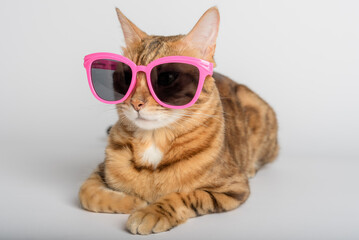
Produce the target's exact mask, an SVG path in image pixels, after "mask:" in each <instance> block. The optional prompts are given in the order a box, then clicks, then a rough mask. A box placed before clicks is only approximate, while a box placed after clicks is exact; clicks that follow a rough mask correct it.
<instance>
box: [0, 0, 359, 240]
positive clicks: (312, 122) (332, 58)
mask: <svg viewBox="0 0 359 240" xmlns="http://www.w3.org/2000/svg"><path fill="white" fill-rule="evenodd" d="M139 5H141V7H140V6H139ZM212 5H218V7H219V9H220V12H221V25H220V33H219V38H218V42H217V51H216V61H217V64H218V68H217V70H218V71H219V72H221V73H224V74H226V75H228V76H230V77H232V78H233V79H235V80H237V81H238V82H242V83H245V84H247V85H249V86H250V87H251V88H252V89H253V90H255V91H256V92H258V93H260V95H261V96H262V97H264V98H265V99H266V100H267V101H268V102H269V103H270V104H271V105H272V106H273V107H274V108H275V110H276V112H277V113H278V118H279V123H280V142H281V146H282V150H281V156H280V158H279V160H278V161H277V162H275V163H274V164H272V165H270V166H268V168H266V169H265V170H263V171H262V172H260V173H259V175H258V176H257V177H255V178H254V179H253V180H251V189H252V195H251V197H250V198H249V200H248V201H247V203H245V205H243V206H242V207H240V208H239V209H238V210H235V211H232V212H229V213H225V214H216V215H210V216H204V217H200V218H197V219H191V220H190V221H189V222H188V223H187V224H184V225H182V226H180V227H178V228H175V229H173V230H171V231H170V232H168V233H163V234H159V235H154V236H151V237H149V238H150V239H151V238H154V239H185V238H190V237H191V238H192V237H196V238H200V239H202V238H206V239H218V238H226V239H234V238H235V237H236V238H238V239H264V238H266V239H358V238H359V228H358V222H359V219H358V215H359V207H358V202H359V201H358V200H359V196H358V194H359V193H358V190H357V188H358V187H357V184H358V182H359V177H358V173H357V172H358V167H359V162H358V159H359V152H358V141H357V138H358V137H357V136H358V134H359V127H358V122H359V111H358V110H357V106H356V105H357V104H358V102H359V95H358V94H357V91H358V87H359V71H358V66H359V44H358V42H359V26H358V25H359V24H358V23H359V15H358V14H357V9H359V3H358V2H357V1H324V0H323V1H279V0H278V1H221V2H220V3H217V2H216V1H181V3H179V2H177V4H174V2H173V1H155V0H152V1H141V2H140V3H139V2H137V1H126V2H125V1H58V2H54V1H22V2H21V1H20V2H19V1H10V0H9V1H2V3H1V7H0V31H1V38H0V43H1V44H0V53H1V57H0V81H1V87H0V109H1V118H0V123H1V124H0V133H1V134H0V161H1V167H0V192H1V194H0V239H10V238H15V239H16V238H17V239H24V238H26V239H66V238H67V239H127V238H129V239H131V238H137V237H134V236H131V235H130V234H128V233H127V232H126V231H125V230H124V224H125V221H126V219H127V216H125V215H109V214H93V213H89V212H86V211H83V210H81V209H80V208H79V205H78V202H77V191H78V188H79V186H80V184H81V183H82V181H83V180H84V179H85V178H86V177H87V176H88V175H89V173H90V172H91V171H92V169H94V168H95V166H96V164H97V163H99V162H100V161H101V160H102V159H103V152H104V147H105V134H104V133H105V130H106V128H107V127H108V126H109V125H110V124H111V123H113V122H114V121H115V120H116V114H115V111H114V107H113V106H108V105H104V104H102V103H100V102H98V101H96V100H95V98H94V97H93V96H92V95H91V92H90V90H89V88H88V85H87V80H86V76H85V70H84V68H83V66H82V63H83V56H84V55H85V54H88V53H92V52H98V51H108V52H115V53H116V52H117V53H119V52H120V49H121V48H120V46H121V44H122V43H123V40H122V35H121V31H120V26H119V23H118V21H117V19H116V14H115V10H114V7H115V6H117V7H119V8H120V9H121V10H122V11H123V12H124V13H125V14H126V15H127V16H128V17H129V18H130V19H131V20H132V21H133V22H134V23H135V24H137V25H138V26H139V27H140V28H142V29H143V30H145V31H146V32H148V33H151V34H165V35H170V34H177V33H186V32H188V31H189V30H190V29H191V28H192V26H193V25H194V24H195V22H196V21H197V20H198V19H199V17H200V16H201V14H202V13H204V11H205V10H206V9H207V8H209V7H211V6H212ZM146 239H147V238H146Z"/></svg>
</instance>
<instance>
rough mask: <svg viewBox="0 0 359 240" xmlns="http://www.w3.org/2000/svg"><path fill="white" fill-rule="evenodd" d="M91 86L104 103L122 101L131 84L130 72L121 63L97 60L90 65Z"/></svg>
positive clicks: (129, 69)
mask: <svg viewBox="0 0 359 240" xmlns="http://www.w3.org/2000/svg"><path fill="white" fill-rule="evenodd" d="M91 79H92V85H93V87H94V89H95V91H96V93H97V95H98V96H99V97H100V98H102V99H104V100H106V101H117V100H120V99H122V98H123V97H124V96H125V95H126V93H127V91H128V89H129V87H130V84H131V79H132V70H131V68H130V67H129V66H128V65H127V64H125V63H122V62H118V61H115V60H109V59H99V60H96V61H94V62H93V63H92V65H91Z"/></svg>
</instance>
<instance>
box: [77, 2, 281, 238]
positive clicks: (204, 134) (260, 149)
mask: <svg viewBox="0 0 359 240" xmlns="http://www.w3.org/2000/svg"><path fill="white" fill-rule="evenodd" d="M116 11H117V15H118V18H119V21H120V23H121V27H122V30H123V33H124V38H125V43H126V47H124V48H123V55H124V56H125V57H127V58H129V59H131V60H132V61H133V62H135V63H136V64H138V65H147V64H148V63H149V62H151V61H153V60H154V59H157V58H160V57H164V56H190V57H196V58H200V59H204V60H206V61H209V62H212V63H213V64H215V62H214V59H213V56H214V51H215V46H216V38H217V34H218V28H219V11H218V9H217V8H216V7H212V8H210V9H208V10H207V11H206V12H205V13H204V14H203V16H202V17H201V18H200V19H199V21H198V22H197V24H196V25H195V26H194V27H193V29H192V30H191V31H190V32H189V33H188V34H187V35H177V36H153V35H147V34H146V33H145V32H143V31H142V30H140V29H139V28H138V27H137V26H135V25H134V24H133V23H132V22H131V21H130V20H129V19H127V18H126V17H125V16H124V15H123V14H122V13H121V11H120V10H119V9H117V8H116ZM136 84H137V85H136V88H135V91H133V93H132V95H131V96H130V97H129V98H128V99H126V101H124V102H122V103H119V104H117V105H116V109H117V112H118V116H119V120H118V122H117V123H115V124H114V125H113V126H112V127H111V128H110V129H109V136H108V145H107V147H106V154H105V160H104V162H102V163H101V164H100V165H99V166H98V168H97V169H96V170H95V171H94V172H93V173H92V174H91V175H90V177H89V178H88V179H87V180H86V181H85V182H84V183H83V185H82V186H81V189H80V192H79V198H80V203H81V205H82V207H83V208H84V209H86V210H89V211H93V212H103V213H127V214H130V216H129V218H128V220H127V223H126V227H127V229H128V230H129V231H130V232H131V233H133V234H151V233H159V232H164V231H168V230H170V229H171V228H173V227H175V226H177V225H179V224H181V223H184V222H185V221H186V220H187V219H188V218H192V217H196V216H200V215H205V214H209V213H219V212H224V211H229V210H233V209H235V208H237V207H238V206H240V205H241V204H242V203H244V202H245V201H246V200H247V198H248V196H249V193H250V190H249V185H248V179H249V178H251V177H253V176H254V175H255V173H256V172H257V171H258V169H259V168H260V167H262V166H263V165H264V164H266V163H269V162H272V161H273V160H274V159H275V158H276V156H277V154H278V143H277V129H278V125H277V120H276V115H275V112H274V111H273V109H272V108H271V107H270V106H269V105H268V104H267V103H266V102H265V101H264V100H263V99H261V98H260V97H259V96H258V95H257V94H255V93H254V92H253V91H251V90H250V89H249V88H248V87H246V86H244V85H241V84H237V83H235V82H234V81H232V80H231V79H229V78H228V77H226V76H224V75H221V74H219V73H214V74H213V76H212V77H211V76H207V78H206V80H205V83H204V86H203V90H202V92H201V94H200V97H199V99H198V100H197V102H196V103H195V104H194V105H193V106H191V107H189V108H185V109H170V108H165V107H162V106H161V105H159V104H158V103H157V102H156V101H155V100H154V99H153V97H152V96H151V94H150V92H149V89H148V87H147V85H146V77H145V75H144V73H142V72H139V73H138V75H137V83H136Z"/></svg>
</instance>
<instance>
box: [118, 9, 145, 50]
mask: <svg viewBox="0 0 359 240" xmlns="http://www.w3.org/2000/svg"><path fill="white" fill-rule="evenodd" d="M116 12H117V16H118V20H120V23H121V27H122V31H123V35H124V37H125V42H126V45H127V46H129V45H131V44H133V43H136V42H140V41H141V40H142V39H143V38H145V37H146V36H147V34H146V33H145V32H143V31H141V30H140V29H139V28H138V27H137V26H136V25H135V24H133V23H132V22H131V21H130V20H128V18H127V17H126V16H125V15H123V13H122V12H121V11H120V9H118V8H116Z"/></svg>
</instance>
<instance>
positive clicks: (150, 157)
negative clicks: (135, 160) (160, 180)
mask: <svg viewBox="0 0 359 240" xmlns="http://www.w3.org/2000/svg"><path fill="white" fill-rule="evenodd" d="M140 155H141V159H142V163H144V164H146V165H147V164H149V165H152V167H153V168H156V167H157V165H158V164H159V163H160V162H161V160H162V157H163V153H162V151H161V150H160V149H159V148H158V147H157V146H156V144H154V143H150V145H149V146H148V147H147V148H145V149H144V150H143V153H142V154H140Z"/></svg>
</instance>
